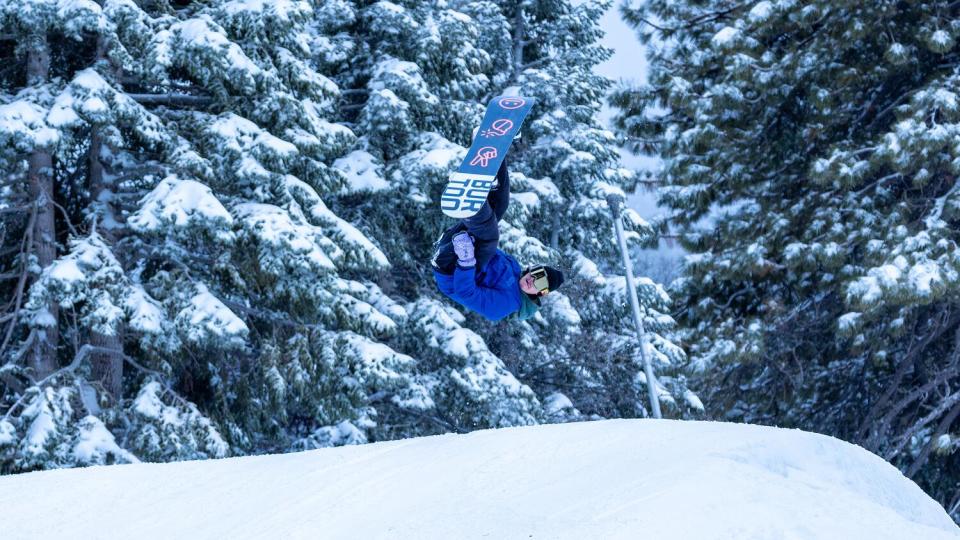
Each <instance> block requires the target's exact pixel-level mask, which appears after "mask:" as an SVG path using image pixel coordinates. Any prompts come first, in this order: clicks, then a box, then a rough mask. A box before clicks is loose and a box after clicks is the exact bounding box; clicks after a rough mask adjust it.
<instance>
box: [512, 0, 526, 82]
mask: <svg viewBox="0 0 960 540" xmlns="http://www.w3.org/2000/svg"><path fill="white" fill-rule="evenodd" d="M524 31H525V28H524V26H523V6H517V14H516V15H514V17H513V80H517V78H518V77H519V76H520V72H521V71H523V39H524V37H523V36H524Z"/></svg>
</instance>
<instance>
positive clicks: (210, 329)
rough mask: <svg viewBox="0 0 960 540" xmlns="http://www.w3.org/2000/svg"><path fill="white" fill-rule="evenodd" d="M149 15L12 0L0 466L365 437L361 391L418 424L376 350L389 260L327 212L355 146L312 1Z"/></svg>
mask: <svg viewBox="0 0 960 540" xmlns="http://www.w3.org/2000/svg"><path fill="white" fill-rule="evenodd" d="M150 9H151V10H153V11H151V12H146V11H143V10H141V9H140V8H138V7H137V6H136V5H134V4H132V3H129V2H122V1H117V2H110V1H108V2H104V3H103V4H102V5H101V4H96V3H93V2H86V3H83V2H78V3H73V4H71V8H70V9H59V8H58V7H57V4H56V3H55V2H54V3H49V2H30V3H28V4H27V7H26V8H23V6H22V3H15V2H9V3H6V4H3V10H2V14H3V17H4V18H3V21H4V25H3V26H4V28H8V27H9V28H12V29H15V30H16V31H17V32H18V33H17V34H16V35H14V36H11V37H12V38H13V40H15V41H16V42H23V43H27V42H29V43H32V44H35V45H31V47H20V48H17V49H15V50H9V49H6V51H7V55H8V56H7V58H5V60H9V62H7V64H8V65H10V66H12V67H11V68H9V69H7V70H5V72H4V76H5V78H4V80H3V89H4V94H3V98H4V101H3V104H2V105H0V118H2V119H3V122H2V123H0V125H2V128H3V131H2V137H3V139H2V140H3V142H4V144H3V149H4V153H3V158H4V159H5V160H6V161H5V167H4V170H5V171H10V172H9V173H8V174H7V176H6V177H5V179H4V180H5V182H4V188H3V197H4V198H3V203H4V209H5V210H6V211H5V212H4V214H3V217H4V218H5V221H4V232H5V233H6V234H7V235H6V236H5V237H4V243H5V247H6V248H8V249H10V250H11V252H12V253H14V254H15V255H16V257H15V259H14V260H13V261H12V262H11V263H10V266H9V268H5V270H6V271H9V274H10V275H11V278H10V279H8V280H7V281H5V287H7V288H6V289H5V291H6V292H7V293H8V298H10V299H11V302H10V304H9V306H8V307H9V308H10V309H9V311H8V312H7V313H6V315H5V316H4V318H3V323H4V327H3V330H4V341H3V347H2V348H3V351H2V353H3V357H2V358H3V368H2V369H3V379H2V380H3V384H4V387H3V394H2V395H3V401H2V408H0V413H2V414H3V416H2V418H0V431H2V433H3V436H2V437H0V446H2V447H3V453H2V455H3V458H4V461H3V463H2V468H3V470H4V471H16V470H24V469H31V468H37V467H51V466H66V465H72V464H83V463H89V462H109V461H115V460H127V461H130V460H135V459H137V457H136V456H139V457H140V458H142V459H149V460H169V459H186V458H196V457H209V456H223V455H227V454H228V453H230V452H237V453H244V452H258V451H264V450H285V449H290V448H303V447H310V446H316V445H329V444H339V443H344V442H362V441H364V440H366V435H365V433H364V428H366V427H369V426H370V425H372V424H373V423H374V420H373V418H375V417H376V408H375V406H374V405H371V403H372V401H371V399H370V397H369V396H371V395H376V396H378V399H386V400H387V401H392V402H394V403H397V404H398V407H400V408H405V409H417V410H422V409H429V408H430V407H431V406H432V401H431V400H430V397H429V395H428V394H427V391H426V389H425V388H424V387H423V386H422V385H421V384H420V383H419V382H418V381H417V380H416V377H415V376H414V373H413V368H414V365H415V362H414V360H413V359H411V358H410V357H407V356H404V355H399V354H397V353H394V352H393V351H391V350H389V349H388V348H386V347H381V346H379V345H378V344H377V343H376V341H375V340H376V339H377V338H380V337H383V336H387V335H390V334H391V333H392V332H394V331H395V330H396V327H397V321H398V320H402V319H403V317H404V314H403V312H402V309H400V308H399V307H398V306H396V305H395V304H394V303H393V302H392V301H390V300H389V299H388V298H386V297H385V296H384V295H383V294H382V293H380V291H379V289H378V288H377V287H376V286H375V285H373V284H371V283H368V282H366V281H364V280H363V277H362V276H363V275H364V274H367V275H369V274H370V273H375V272H377V271H381V270H384V269H386V268H388V267H389V263H388V262H387V260H386V258H385V257H384V255H383V254H382V252H380V250H379V249H378V248H377V247H376V246H375V245H374V244H373V243H372V242H371V241H370V240H369V239H367V238H366V237H364V236H363V235H361V234H360V233H359V232H358V231H357V230H356V229H355V228H354V227H353V226H351V225H350V224H349V223H347V222H345V221H343V220H341V219H340V218H338V217H337V216H336V215H335V214H333V213H332V212H331V211H330V210H329V209H328V208H327V207H326V205H325V204H324V202H323V200H322V199H321V197H320V195H319V194H320V193H326V192H330V191H333V190H336V189H337V188H338V186H339V185H340V184H341V182H342V175H341V174H340V173H339V172H337V171H336V170H334V169H332V168H331V167H330V166H329V163H330V162H332V161H333V160H335V159H336V158H337V157H339V156H341V155H342V154H343V153H344V152H345V150H346V149H347V148H348V147H349V146H350V145H351V144H353V142H354V140H355V137H354V136H353V134H352V133H351V132H350V130H349V129H347V128H345V127H343V126H338V125H336V124H333V123H331V122H330V121H328V120H327V118H330V117H332V116H333V112H332V111H333V109H332V108H333V107H334V105H335V104H336V99H337V98H338V89H337V87H336V85H334V84H333V83H332V82H331V81H330V80H329V79H327V78H326V77H323V76H322V75H320V74H319V73H317V72H316V71H314V70H313V69H312V67H311V64H312V62H313V49H312V48H311V40H312V34H310V33H308V31H307V30H308V29H309V28H310V25H311V24H312V23H313V15H314V12H313V9H312V6H311V5H310V4H308V3H306V2H276V3H270V4H264V3H257V2H242V1H238V2H219V3H215V4H212V5H208V4H205V3H203V4H201V3H197V4H190V5H186V6H184V7H183V8H182V9H178V10H176V11H171V10H170V9H169V7H168V6H165V5H163V6H161V5H154V6H152V7H150ZM7 38H8V37H7V36H4V39H7ZM28 38H29V39H28ZM78 44H80V46H78ZM94 44H95V46H94ZM51 55H52V56H53V57H54V58H55V59H56V60H57V61H56V62H55V63H53V64H51V63H50V62H49V57H50V56H51ZM50 65H54V66H56V69H55V70H54V72H52V73H51V71H50V70H51V69H53V68H51V67H50ZM28 180H29V182H28ZM25 186H26V187H25ZM38 186H39V187H38ZM28 188H29V189H28ZM44 212H47V213H49V216H50V218H49V219H47V217H45V216H47V214H44ZM15 237H17V238H15ZM20 238H22V239H24V240H23V241H22V242H21V241H20V240H19V239H20ZM48 252H49V253H48ZM4 279H6V275H5V276H4ZM58 336H59V338H60V339H59V342H58ZM68 340H69V341H68ZM48 349H49V351H53V353H51V354H50V355H47V354H46V352H45V351H48ZM98 357H100V358H99V359H98ZM124 367H126V368H127V370H126V371H124ZM107 429H109V431H107ZM111 432H112V433H111ZM91 433H92V434H93V435H90V434H91ZM90 441H94V442H95V441H101V442H103V443H104V446H103V448H101V449H99V450H97V449H95V448H92V447H91V444H92V443H91V442H90ZM117 443H119V446H117ZM81 446H82V447H83V448H84V451H79V450H77V448H80V447H81ZM121 447H122V448H121ZM120 450H122V451H120ZM91 460H93V461H91Z"/></svg>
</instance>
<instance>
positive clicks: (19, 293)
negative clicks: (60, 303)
mask: <svg viewBox="0 0 960 540" xmlns="http://www.w3.org/2000/svg"><path fill="white" fill-rule="evenodd" d="M38 208H39V207H38V205H36V204H34V205H33V211H32V212H30V221H29V222H28V223H27V232H26V235H24V238H23V242H22V243H21V245H20V253H21V254H25V253H27V252H29V251H30V250H31V249H32V248H33V226H34V224H35V223H36V221H37V214H38ZM20 264H22V265H23V269H22V271H21V275H20V281H19V282H18V283H17V288H16V293H15V294H14V297H15V302H14V308H13V313H12V315H13V320H11V321H10V324H9V326H8V327H7V335H6V336H5V337H4V339H3V344H0V358H3V353H4V352H6V350H7V345H9V344H10V338H11V337H13V329H14V328H16V326H17V316H18V315H19V314H20V306H21V305H22V302H23V291H24V289H25V288H26V284H27V276H28V275H29V266H28V265H27V263H26V261H25V260H24V258H23V257H21V261H20Z"/></svg>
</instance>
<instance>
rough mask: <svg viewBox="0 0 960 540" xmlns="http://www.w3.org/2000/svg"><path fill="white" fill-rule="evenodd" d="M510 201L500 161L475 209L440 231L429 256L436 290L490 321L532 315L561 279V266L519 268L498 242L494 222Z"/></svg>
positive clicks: (498, 236) (497, 224) (503, 169)
mask: <svg viewBox="0 0 960 540" xmlns="http://www.w3.org/2000/svg"><path fill="white" fill-rule="evenodd" d="M509 204H510V175H509V174H508V173H507V164H506V162H504V163H503V164H502V165H501V166H500V169H499V171H497V177H496V182H495V183H494V187H493V188H492V189H491V190H490V193H489V194H488V195H487V200H486V202H485V203H484V204H483V206H482V207H481V208H480V211H479V212H477V213H476V214H475V215H473V216H472V217H468V218H464V219H461V220H460V221H459V222H458V223H457V224H456V225H454V226H452V227H450V228H449V229H447V230H446V231H444V233H443V234H442V235H440V238H439V239H438V240H437V242H436V243H435V244H434V248H435V251H434V255H433V259H432V261H431V263H432V265H433V277H434V280H435V281H436V282H437V288H439V289H440V292H442V293H443V294H445V295H447V296H449V297H450V298H452V299H453V300H455V301H456V302H458V303H459V304H460V305H462V306H464V307H466V308H468V309H471V310H473V311H476V312H477V313H479V314H481V315H483V316H484V317H486V318H487V319H490V320H492V321H499V320H501V319H504V318H506V317H508V316H511V315H514V316H515V317H516V318H517V319H518V320H521V321H522V320H526V319H529V318H530V317H533V316H534V315H535V314H536V313H537V310H539V309H540V299H541V298H542V297H543V296H545V295H546V294H547V293H549V292H550V291H555V290H557V288H558V287H560V285H561V284H562V283H563V272H561V271H560V270H557V269H556V268H552V267H550V266H544V265H538V266H533V267H530V268H527V269H524V270H522V271H521V269H520V264H519V263H517V260H516V259H514V258H513V257H511V256H510V255H507V254H506V253H504V252H503V251H501V250H500V249H499V248H498V247H497V245H498V243H499V240H500V227H499V222H500V219H501V218H502V217H503V214H504V213H506V211H507V206H509Z"/></svg>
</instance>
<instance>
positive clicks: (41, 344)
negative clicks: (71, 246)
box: [27, 35, 60, 379]
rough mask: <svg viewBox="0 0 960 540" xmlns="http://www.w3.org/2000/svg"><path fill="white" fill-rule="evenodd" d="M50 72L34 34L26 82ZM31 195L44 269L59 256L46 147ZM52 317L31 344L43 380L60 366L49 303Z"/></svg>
mask: <svg viewBox="0 0 960 540" xmlns="http://www.w3.org/2000/svg"><path fill="white" fill-rule="evenodd" d="M49 72H50V49H49V46H48V45H47V39H46V36H42V35H41V36H34V37H33V43H31V47H30V50H29V52H28V53H27V85H29V86H33V85H39V84H43V83H45V82H47V78H48V76H49ZM28 175H29V179H30V196H31V199H32V200H33V201H34V204H36V205H37V219H36V221H35V222H34V225H33V245H32V250H31V251H32V253H33V255H34V256H36V259H37V264H38V265H39V267H40V268H41V269H43V268H46V267H48V266H50V264H52V263H53V261H54V259H55V258H56V256H57V247H56V237H57V235H56V225H55V214H54V212H55V208H54V201H53V157H52V156H51V155H50V152H49V151H48V150H47V149H45V148H37V149H35V150H34V151H33V153H31V154H30V159H29V171H28ZM47 311H48V312H49V315H50V317H49V318H47V319H46V320H43V321H34V325H35V330H36V332H37V335H36V337H35V339H34V340H33V343H32V344H31V350H30V354H29V365H30V368H31V369H32V370H33V374H34V377H36V378H37V379H42V378H43V377H46V376H47V375H49V374H50V373H53V370H54V369H55V368H56V365H57V359H56V355H57V343H58V341H59V337H60V336H59V330H58V328H57V320H58V311H59V310H58V306H57V304H56V303H55V302H50V304H49V305H48V306H47Z"/></svg>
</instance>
